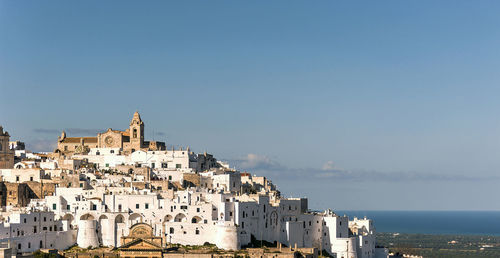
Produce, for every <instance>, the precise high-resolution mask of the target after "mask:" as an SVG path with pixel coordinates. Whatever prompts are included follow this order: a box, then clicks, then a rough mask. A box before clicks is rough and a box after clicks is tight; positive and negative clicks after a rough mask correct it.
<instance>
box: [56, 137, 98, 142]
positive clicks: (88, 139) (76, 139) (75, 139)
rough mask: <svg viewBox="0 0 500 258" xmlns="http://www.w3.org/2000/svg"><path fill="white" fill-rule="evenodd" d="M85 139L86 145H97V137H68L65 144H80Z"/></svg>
mask: <svg viewBox="0 0 500 258" xmlns="http://www.w3.org/2000/svg"><path fill="white" fill-rule="evenodd" d="M82 138H83V142H84V143H97V137H67V138H65V139H64V140H63V141H62V142H63V143H79V142H80V141H81V139H82Z"/></svg>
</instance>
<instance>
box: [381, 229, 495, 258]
mask: <svg viewBox="0 0 500 258" xmlns="http://www.w3.org/2000/svg"><path fill="white" fill-rule="evenodd" d="M377 245H380V246H385V247H387V248H389V250H391V252H395V253H396V252H399V253H404V254H413V255H421V256H423V257H453V258H460V257H496V258H498V257H500V236H477V235H425V234H403V233H402V234H397V233H377Z"/></svg>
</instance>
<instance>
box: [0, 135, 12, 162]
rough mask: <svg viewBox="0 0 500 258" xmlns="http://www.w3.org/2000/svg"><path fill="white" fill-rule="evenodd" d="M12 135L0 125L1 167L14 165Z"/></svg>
mask: <svg viewBox="0 0 500 258" xmlns="http://www.w3.org/2000/svg"><path fill="white" fill-rule="evenodd" d="M9 139H10V135H9V133H8V132H4V131H3V127H2V126H0V168H13V167H14V151H12V150H11V149H10V148H9Z"/></svg>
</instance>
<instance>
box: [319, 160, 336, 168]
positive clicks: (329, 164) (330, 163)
mask: <svg viewBox="0 0 500 258" xmlns="http://www.w3.org/2000/svg"><path fill="white" fill-rule="evenodd" d="M322 169H323V170H333V169H335V163H333V161H331V160H330V161H328V162H326V163H325V164H323V167H322Z"/></svg>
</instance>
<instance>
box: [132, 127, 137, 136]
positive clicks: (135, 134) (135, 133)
mask: <svg viewBox="0 0 500 258" xmlns="http://www.w3.org/2000/svg"><path fill="white" fill-rule="evenodd" d="M133 137H134V138H137V129H135V128H134V135H133Z"/></svg>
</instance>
